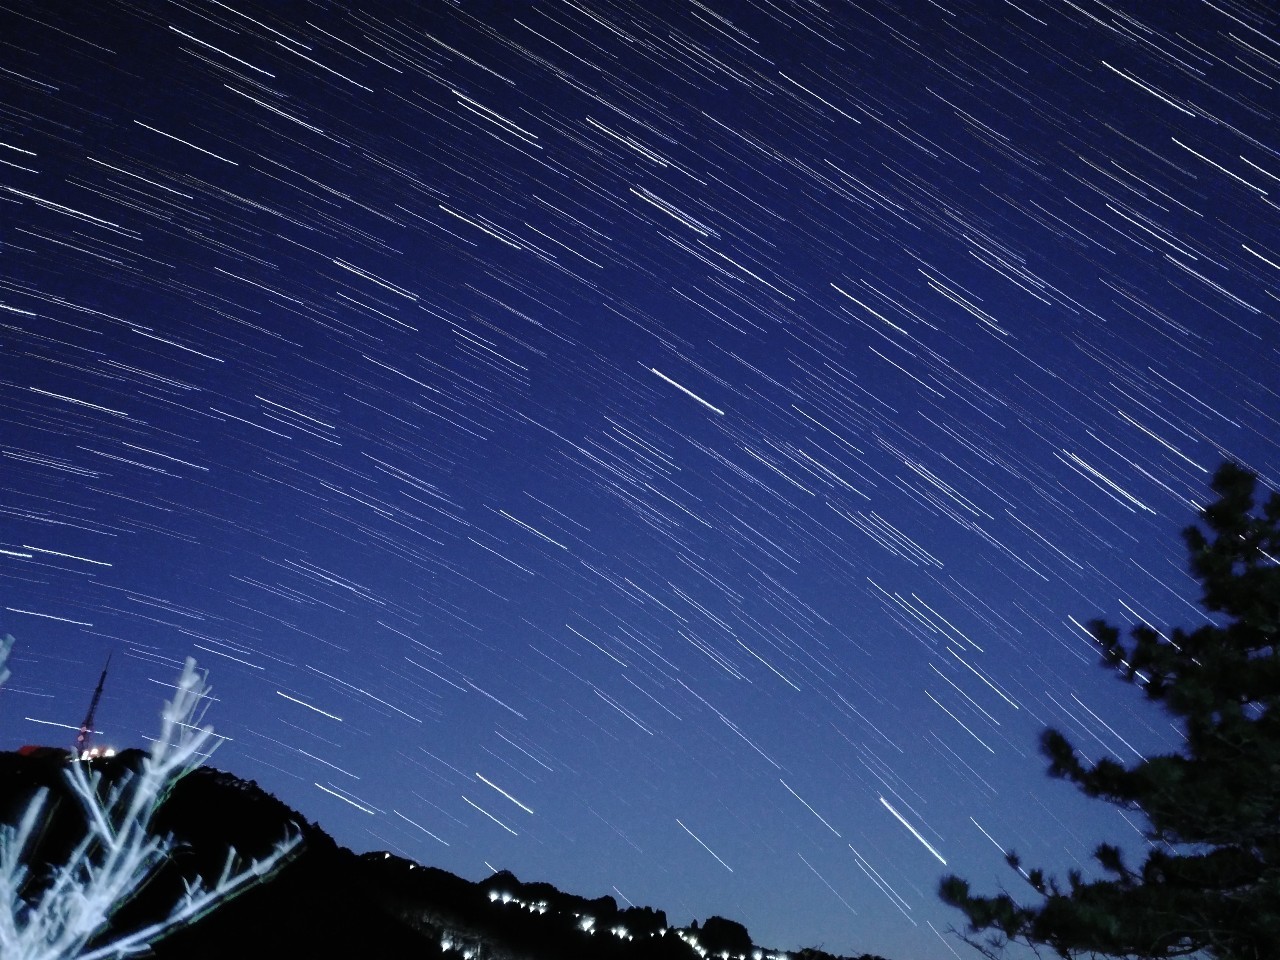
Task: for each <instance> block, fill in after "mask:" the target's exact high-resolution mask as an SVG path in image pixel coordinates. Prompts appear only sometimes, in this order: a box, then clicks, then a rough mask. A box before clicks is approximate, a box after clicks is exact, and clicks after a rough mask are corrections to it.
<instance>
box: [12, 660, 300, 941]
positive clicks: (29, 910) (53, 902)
mask: <svg viewBox="0 0 1280 960" xmlns="http://www.w3.org/2000/svg"><path fill="white" fill-rule="evenodd" d="M12 643H13V638H12V637H8V636H6V637H5V638H4V640H3V641H0V682H3V680H4V679H5V678H6V677H7V676H8V671H7V670H6V669H5V667H4V663H5V660H6V658H7V656H8V652H9V649H10V648H11V646H12ZM209 690H210V688H209V685H208V684H207V683H206V682H205V677H204V675H203V674H202V673H201V672H200V671H198V670H197V669H196V663H195V660H193V659H191V658H187V662H186V666H185V667H184V669H183V671H182V674H181V676H180V677H179V678H178V684H177V687H176V691H175V693H174V696H173V698H172V699H171V700H169V701H168V702H167V703H166V704H165V707H164V711H163V713H162V715H161V716H162V725H161V732H160V736H159V738H157V739H156V740H155V741H154V742H153V743H152V744H151V752H150V754H149V755H147V756H145V758H144V759H143V761H142V764H141V769H140V770H139V771H138V772H130V773H127V774H125V775H124V776H123V777H122V778H121V779H120V780H119V781H117V782H116V783H115V784H113V785H112V786H111V787H110V788H109V789H107V790H106V792H105V796H104V793H103V790H102V774H101V773H100V772H97V771H94V772H89V770H88V765H87V764H85V763H83V762H80V761H78V760H72V761H71V763H70V766H69V768H68V769H67V771H66V773H65V776H66V778H67V784H68V786H69V787H70V789H71V793H72V795H73V796H75V798H76V799H77V800H78V801H79V804H80V807H81V808H82V810H83V813H84V816H85V836H84V839H83V840H82V841H81V842H80V843H79V844H78V845H77V846H76V848H75V849H74V851H73V852H72V854H71V856H70V857H69V858H68V859H67V862H66V863H65V864H59V865H54V866H53V867H52V872H51V874H50V876H49V878H48V880H47V882H45V883H43V884H41V885H39V886H40V889H39V891H38V892H37V893H35V894H33V895H32V896H31V897H30V898H28V897H24V895H23V890H24V887H25V885H26V884H28V883H29V881H30V879H31V877H30V870H29V868H28V866H27V863H28V857H29V855H30V853H31V849H30V848H31V847H32V846H33V844H34V840H35V837H36V836H37V834H38V833H39V827H40V825H41V822H42V820H43V816H44V810H45V804H46V801H47V799H48V797H47V793H48V791H47V790H41V791H40V792H39V793H37V794H36V796H35V797H34V798H33V799H32V800H31V802H30V803H29V804H28V806H27V808H26V810H25V811H24V813H23V815H22V818H21V820H20V822H19V823H18V824H17V826H9V825H4V826H0V955H3V956H4V957H5V960H64V958H70V957H79V958H80V960H106V958H109V957H126V956H132V955H135V954H139V953H143V952H145V951H146V950H147V947H148V945H149V944H150V943H153V942H154V941H156V940H158V939H160V938H161V937H163V936H165V935H166V934H167V933H169V932H171V931H173V930H174V929H176V928H178V927H180V926H182V925H183V924H186V923H189V922H192V921H193V920H195V919H197V918H198V917H200V916H201V915H202V914H204V913H206V912H207V911H209V910H210V909H212V908H213V907H215V906H216V905H217V904H218V903H219V902H221V901H224V900H226V899H229V898H230V897H232V896H234V895H235V894H236V893H238V892H240V891H241V890H243V889H244V888H245V887H247V886H249V885H251V884H253V883H256V882H258V881H260V880H262V879H263V878H264V877H266V876H267V875H269V874H270V873H271V872H272V871H273V870H274V869H275V868H276V867H278V866H279V865H280V864H281V863H282V862H283V861H284V860H285V858H286V857H288V856H289V855H290V854H291V853H292V852H293V851H294V850H295V849H296V848H297V846H298V844H299V843H300V842H301V839H302V838H301V834H299V833H296V832H290V833H289V834H288V835H287V836H285V837H284V838H282V839H281V840H280V841H278V842H277V843H276V845H275V847H274V849H273V850H272V852H271V853H270V854H268V855H267V856H266V857H264V858H263V859H261V860H255V861H252V862H251V863H250V864H249V865H248V866H247V867H238V866H237V857H236V854H235V851H234V850H232V851H229V852H228V855H227V861H226V864H225V865H224V867H223V870H222V872H221V874H220V875H219V877H218V879H217V880H216V881H215V882H214V883H213V885H212V886H211V887H210V886H206V884H205V883H204V882H203V881H196V882H195V883H192V884H188V887H187V891H186V893H185V894H184V895H183V896H182V897H181V898H180V899H179V900H178V902H177V903H176V904H174V906H173V907H172V909H171V910H170V911H169V914H168V915H167V916H166V917H165V918H164V919H162V920H160V921H157V922H156V923H153V924H150V925H149V926H146V927H144V928H142V929H140V930H135V931H130V932H126V933H121V934H118V935H115V936H113V937H112V938H111V939H110V940H108V941H107V942H103V943H99V944H96V945H95V946H93V947H92V948H90V947H89V944H90V943H91V942H93V941H94V940H95V938H99V937H101V936H102V935H103V933H104V932H105V931H106V930H107V928H108V927H109V925H110V922H111V918H112V916H113V915H114V914H115V913H116V911H118V910H119V909H120V907H121V906H123V905H124V904H125V903H127V902H128V901H129V900H130V899H131V898H132V897H133V896H135V895H136V894H137V893H138V891H139V890H141V888H142V886H143V884H144V883H145V882H146V880H147V879H148V878H149V877H150V876H151V875H152V873H154V871H155V870H156V868H157V867H158V866H159V865H160V863H161V862H162V861H163V860H164V859H166V858H167V857H168V856H169V854H170V853H171V851H172V850H173V847H174V841H173V838H172V837H160V836H156V835H155V834H153V833H152V832H151V821H152V818H153V817H154V815H155V813H156V811H157V809H158V808H159V806H160V804H161V803H162V802H163V800H164V798H165V797H166V796H167V795H168V793H169V791H170V790H171V789H172V788H173V786H174V784H176V783H177V782H178V781H179V780H181V779H182V777H184V776H186V774H188V773H190V772H191V771H192V770H194V769H195V768H196V767H198V766H199V765H200V763H201V762H202V761H203V759H204V758H205V757H206V756H208V754H209V753H211V752H212V749H213V747H216V746H217V744H216V743H212V741H213V736H214V735H213V728H212V727H210V726H201V723H202V721H203V719H204V713H205V710H206V708H207V706H208V696H209Z"/></svg>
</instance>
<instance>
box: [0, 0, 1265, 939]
mask: <svg viewBox="0 0 1280 960" xmlns="http://www.w3.org/2000/svg"><path fill="white" fill-rule="evenodd" d="M1276 26H1277V25H1276V23H1275V21H1274V19H1272V18H1268V17H1266V16H1262V15H1260V14H1259V13H1258V7H1257V5H1250V4H1239V3H1234V2H1230V0H1221V2H1215V3H1212V4H1211V3H1207V2H1204V3H1198V2H1190V0H1180V2H1175V3H1167V4H1145V3H1120V4H1115V3H1112V4H1106V5H1104V4H1101V3H1095V2H1093V0H1081V2H1080V3H1072V4H1067V3H1042V2H1036V0H1022V2H1019V3H1017V4H1015V3H1012V2H997V0H989V2H952V0H939V2H937V3H933V2H919V3H910V4H899V5H891V4H882V3H876V2H873V3H866V4H843V3H840V4H831V5H827V6H820V5H817V4H811V3H801V2H790V0H776V2H775V0H760V2H756V3H753V2H741V3H738V2H735V3H717V2H709V3H693V2H691V3H687V4H685V3H658V4H653V3H642V4H634V5H632V4H617V3H599V2H596V0H583V2H577V0H573V2H563V3H546V4H541V3H537V4H506V3H418V4H396V3H373V4H352V5H350V9H348V8H347V5H343V4H325V3H315V4H304V3H297V4H249V3H239V2H235V0H233V2H231V3H228V4H223V3H220V2H214V0H209V2H207V3H206V2H192V3H159V2H155V3H102V4H93V5H84V4H46V3H21V2H17V3H11V4H9V5H7V6H6V7H5V8H4V9H3V10H0V50H2V52H0V63H2V64H3V71H2V72H0V85H3V88H4V93H3V96H0V104H3V107H0V243H3V248H2V250H0V255H2V257H3V260H2V262H3V269H2V270H0V314H2V315H0V350H2V351H3V353H2V356H3V365H2V366H0V391H2V396H0V411H2V413H0V417H2V418H3V419H2V420H0V488H2V491H3V497H2V498H0V504H2V508H0V563H2V564H3V567H2V568H0V577H2V578H3V579H2V580H0V591H2V596H0V599H2V601H3V602H2V603H0V607H2V608H3V609H2V610H0V630H3V631H4V632H9V633H12V634H14V635H15V636H16V637H17V640H18V643H17V646H16V648H15V654H14V663H13V664H12V667H13V669H14V677H13V679H12V680H11V682H10V684H9V685H8V687H7V688H6V689H5V690H4V692H3V693H2V694H0V735H2V738H3V741H4V745H5V746H7V747H9V748H13V747H16V746H18V745H20V744H22V743H28V742H54V743H62V742H64V741H67V742H69V740H70V738H71V736H72V733H71V732H70V730H69V729H59V728H58V727H56V726H52V727H51V726H48V725H47V724H62V725H65V726H66V727H68V728H74V727H75V726H76V725H77V724H78V723H79V721H80V719H81V717H82V715H83V711H84V709H85V706H86V704H87V701H88V697H89V694H90V692H91V691H92V688H93V684H94V682H95V681H96V679H97V674H98V671H99V670H100V668H101V664H102V663H103V661H104V660H105V659H106V657H107V655H108V654H109V653H114V654H115V659H114V661H113V666H112V673H111V677H110V679H109V681H108V685H107V690H106V694H105V696H104V698H103V701H102V704H101V707H100V709H99V713H98V728H99V729H100V730H101V734H100V740H101V741H102V742H110V743H112V744H115V745H117V746H129V745H140V744H143V743H145V742H146V739H147V738H148V737H149V736H150V735H152V733H153V732H154V731H155V729H156V720H155V718H156V714H157V712H158V708H159V704H160V701H161V700H162V698H163V696H164V688H163V686H161V684H164V683H168V682H171V680H172V678H173V677H174V676H175V675H176V673H177V670H178V666H179V664H180V663H181V659H182V658H183V657H184V656H186V655H195V656H196V657H197V658H198V659H199V661H200V663H201V664H202V665H204V666H206V667H207V668H208V669H209V671H210V679H211V681H212V683H213V685H214V689H215V694H216V696H217V697H218V701H217V703H215V704H213V706H212V708H211V710H210V714H209V717H210V719H211V721H212V722H213V723H214V725H215V727H216V729H217V730H218V732H219V733H220V734H222V735H224V736H226V737H227V738H228V740H227V742H226V743H225V744H224V745H223V746H222V747H221V749H220V750H219V752H218V753H217V755H216V759H215V762H216V764H217V765H218V766H220V767H223V768H225V769H228V770H230V771H232V772H234V773H236V774H238V775H240V776H243V777H245V778H252V779H255V780H257V781H258V782H259V783H260V784H261V785H262V786H264V787H265V788H266V789H268V790H270V791H272V792H273V793H275V794H277V795H278V796H280V797H281V798H282V799H284V800H285V801H286V802H288V803H290V804H291V805H293V806H295V807H297V808H298V809H299V810H301V811H302V812H303V813H304V814H306V815H307V816H308V817H311V818H313V819H316V820H318V821H319V822H320V823H321V824H322V825H323V826H324V827H325V828H326V829H327V830H329V831H330V832H331V833H333V835H334V836H335V837H336V838H337V839H338V840H339V841H340V842H342V843H344V844H347V845H349V846H351V847H352V848H354V849H356V850H368V849H391V850H394V851H396V852H397V853H400V854H403V855H405V856H408V857H412V858H414V859H416V860H418V861H421V862H423V863H430V864H436V865H439V866H442V867H445V868H447V869H450V870H453V871H455V872H457V873H459V874H461V875H463V876H466V877H470V878H473V879H475V878H479V877H481V876H484V875H487V874H488V873H489V872H490V871H491V869H496V868H508V869H511V870H513V871H514V872H515V873H516V874H517V875H519V876H520V877H521V878H522V879H545V880H549V881H551V882H553V883H555V884H556V885H558V886H560V887H562V888H564V889H569V890H573V891H575V892H579V893H582V894H585V895H588V896H598V895H601V894H606V893H607V894H612V895H614V896H615V897H617V898H618V899H619V902H620V903H623V904H625V903H627V902H634V903H638V904H652V905H655V906H659V907H662V908H665V909H666V910H667V911H668V913H669V914H670V916H671V919H672V920H673V921H674V922H679V923H684V922H687V921H688V920H689V919H692V918H694V917H698V918H702V917H706V916H708V915H710V914H717V913H718V914H721V915H725V916H731V917H734V918H736V919H739V920H741V921H743V922H744V923H746V924H747V925H748V927H749V928H750V930H751V932H752V934H753V936H754V937H755V939H756V940H757V942H763V943H770V944H774V945H776V946H779V947H787V948H794V947H799V946H804V945H818V944H821V945H824V946H825V948H826V949H828V950H832V951H836V952H845V953H852V952H860V951H864V950H866V951H874V952H878V953H882V954H885V955H886V956H890V957H893V958H895V960H909V958H924V957H949V956H951V950H952V949H956V950H958V951H960V952H961V953H963V952H965V950H966V949H967V948H964V947H963V946H962V945H961V944H959V943H957V942H956V941H955V940H954V938H951V937H949V936H947V935H946V933H945V931H946V928H947V926H948V924H951V923H957V922H959V917H958V915H957V914H955V913H954V912H952V911H949V910H947V909H945V908H943V907H942V906H941V905H940V904H939V903H938V902H937V900H936V897H935V895H934V890H935V887H936V884H937V880H938V878H939V876H940V875H941V874H942V873H944V872H947V871H948V870H952V871H956V872H959V873H962V874H964V875H966V876H968V877H970V878H971V879H972V880H973V881H974V884H975V886H977V887H979V888H981V889H986V890H993V889H995V887H996V886H997V884H1004V885H1006V886H1007V887H1009V888H1010V889H1012V890H1015V891H1016V890H1018V889H1019V888H1018V885H1017V883H1016V881H1017V877H1016V876H1015V875H1013V874H1012V873H1011V871H1009V870H1008V868H1007V867H1005V866H1004V864H1003V860H1002V856H1001V853H1000V849H999V847H1011V846H1012V847H1016V848H1018V850H1019V851H1020V852H1021V853H1023V854H1024V858H1025V860H1026V861H1027V862H1030V863H1038V864H1042V865H1044V866H1046V867H1049V868H1054V869H1058V870H1061V871H1065V870H1066V869H1068V868H1071V867H1075V866H1080V865H1082V861H1087V859H1088V853H1089V851H1090V850H1091V849H1092V847H1093V845H1094V843H1095V842H1096V841H1097V840H1098V839H1101V838H1103V837H1107V838H1109V839H1112V840H1116V841H1120V842H1126V843H1133V844H1139V845H1140V844H1141V842H1142V841H1141V838H1140V836H1139V834H1138V830H1139V829H1140V828H1141V826H1142V824H1141V821H1140V820H1139V819H1137V818H1136V817H1134V818H1129V819H1128V820H1126V818H1124V817H1122V816H1121V815H1120V814H1119V813H1118V812H1117V811H1116V810H1114V809H1113V808H1110V807H1107V806H1105V805H1097V804H1090V803H1086V802H1085V801H1083V800H1081V799H1080V798H1079V797H1077V796H1076V795H1075V793H1074V791H1073V790H1072V789H1071V788H1070V787H1068V786H1066V785H1063V784H1061V783H1056V782H1052V781H1050V780H1048V779H1047V778H1046V777H1045V776H1044V773H1043V771H1044V761H1043V760H1042V759H1041V758H1040V757H1039V756H1038V754H1037V752H1036V740H1037V736H1038V734H1039V731H1040V730H1041V728H1042V727H1043V726H1044V725H1046V724H1051V725H1054V726H1057V727H1059V728H1062V729H1064V730H1066V731H1067V732H1068V733H1069V734H1070V735H1071V736H1072V737H1073V739H1074V740H1075V741H1076V742H1077V743H1078V745H1079V746H1080V747H1081V749H1082V750H1083V751H1085V752H1086V754H1087V755H1088V756H1089V757H1090V758H1091V759H1096V758H1097V757H1099V756H1103V755H1108V754H1110V755H1114V756H1116V757H1118V758H1120V759H1133V758H1134V757H1135V756H1136V755H1137V753H1140V752H1143V751H1147V750H1152V749H1157V748H1159V749H1165V748H1168V747H1170V746H1171V745H1172V744H1174V743H1175V742H1176V740H1175V734H1174V731H1173V730H1172V729H1171V727H1170V725H1169V722H1168V720H1167V719H1166V718H1165V717H1163V716H1162V715H1160V714H1159V713H1158V712H1156V711H1154V710H1152V709H1150V708H1149V707H1147V706H1146V705H1145V704H1143V703H1142V702H1141V698H1140V696H1139V695H1138V693H1137V692H1136V691H1135V690H1132V689H1130V688H1127V687H1125V686H1124V685H1123V684H1121V683H1119V682H1115V681H1111V680H1109V679H1108V678H1107V677H1106V676H1105V674H1104V673H1103V671H1102V670H1101V669H1099V668H1097V667H1096V666H1094V663H1095V659H1096V658H1095V656H1094V653H1093V651H1092V649H1091V646H1090V643H1089V641H1088V639H1087V637H1086V636H1085V634H1084V633H1083V631H1082V629H1081V628H1080V627H1079V625H1078V624H1081V623H1085V622H1087V621H1088V620H1089V619H1090V618H1092V617H1094V616H1097V615H1105V616H1107V617H1109V618H1111V619H1113V620H1114V621H1116V622H1119V623H1124V624H1129V623H1133V622H1135V621H1136V620H1137V619H1139V618H1148V619H1150V620H1151V621H1152V622H1154V623H1155V624H1156V625H1160V626H1164V625H1167V624H1170V623H1191V624H1194V623H1195V622H1197V620H1198V618H1200V617H1202V614H1201V613H1200V612H1199V610H1198V608H1196V607H1195V606H1194V602H1193V601H1194V599H1195V597H1196V595H1197V592H1196V585H1195V584H1194V583H1193V582H1192V581H1191V580H1190V579H1189V578H1188V577H1187V575H1186V573H1185V565H1184V557H1183V553H1182V549H1181V545H1180V542H1179V540H1178V536H1177V532H1178V530H1179V529H1180V528H1181V527H1183V526H1184V525H1186V524H1187V523H1188V522H1190V521H1191V519H1192V517H1193V512H1194V509H1195V506H1196V505H1197V504H1200V503H1202V502H1203V501H1204V499H1205V497H1206V494H1207V483H1208V479H1209V474H1210V473H1211V472H1212V470H1213V468H1214V467H1215V466H1216V465H1217V464H1218V462H1219V461H1220V460H1221V459H1222V458H1223V457H1228V456H1229V457H1232V458H1235V459H1237V460H1239V461H1241V462H1242V463H1244V464H1245V465H1247V466H1249V467H1250V468H1252V469H1254V470H1256V471H1258V472H1259V473H1260V474H1261V475H1262V477H1263V480H1264V482H1265V483H1267V484H1269V485H1271V486H1273V487H1274V486H1275V485H1276V483H1277V480H1278V479H1280V450H1278V448H1277V439H1280V424H1278V421H1277V417H1278V416H1280V398H1278V397H1277V384H1278V383H1280V327H1278V326H1277V322H1276V319H1275V317H1276V302H1277V280H1278V279H1280V235H1278V234H1277V230H1276V224H1277V219H1276V212H1277V209H1276V203H1275V199H1274V198H1275V196H1276V195H1277V192H1280V154H1278V153H1277V144H1276V142H1275V130H1276V129H1277V117H1276V106H1277V97H1276V86H1277V84H1280V37H1278V35H1277V30H1276ZM1072 618H1074V621H1073V619H1072ZM943 860H945V861H946V866H944V865H943V863H942V862H941V861H943ZM1085 865H1086V866H1087V863H1086V864H1085ZM940 937H941V938H942V939H940Z"/></svg>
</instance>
